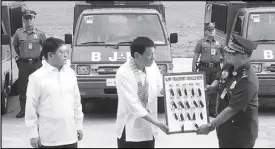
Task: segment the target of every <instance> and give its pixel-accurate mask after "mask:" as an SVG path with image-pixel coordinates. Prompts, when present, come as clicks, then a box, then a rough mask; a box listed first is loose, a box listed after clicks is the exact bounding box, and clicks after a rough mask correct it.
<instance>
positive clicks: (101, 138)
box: [2, 59, 275, 148]
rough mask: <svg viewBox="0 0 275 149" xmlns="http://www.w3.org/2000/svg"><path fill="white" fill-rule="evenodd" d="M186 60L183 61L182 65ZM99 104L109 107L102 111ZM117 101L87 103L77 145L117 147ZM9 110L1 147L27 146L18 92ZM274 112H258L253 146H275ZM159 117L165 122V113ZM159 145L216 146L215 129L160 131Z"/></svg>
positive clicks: (179, 68) (181, 67)
mask: <svg viewBox="0 0 275 149" xmlns="http://www.w3.org/2000/svg"><path fill="white" fill-rule="evenodd" d="M174 63H175V67H174V72H180V71H181V72H186V71H190V70H191V67H190V65H191V59H174ZM181 64H186V65H181ZM102 104H104V107H105V109H107V110H108V111H102ZM116 105H117V102H116V101H108V102H102V103H101V104H100V105H92V104H88V105H87V107H88V109H87V111H85V113H84V138H83V140H82V141H81V142H80V143H79V147H89V148H104V147H106V148H111V147H116V136H115V120H116V114H115V113H116ZM9 106H10V107H11V108H10V112H9V113H8V114H6V115H4V116H2V147H3V148H11V147H14V148H27V147H30V144H29V138H28V130H27V128H26V127H25V125H24V119H16V118H15V115H16V113H17V112H18V111H19V102H18V96H15V97H12V98H11V102H10V105H9ZM274 115H275V113H274V112H261V113H260V116H259V123H260V126H259V127H260V130H259V139H258V141H257V143H256V145H255V147H263V148H271V147H275V142H274V138H275V125H274V124H275V119H274ZM159 118H160V119H161V120H162V121H163V122H164V121H165V119H164V114H163V113H162V114H160V116H159ZM156 147H159V148H180V147H181V148H215V147H218V140H217V137H216V132H212V133H210V134H209V135H208V136H197V135H196V134H194V133H190V134H173V135H166V134H164V133H162V132H160V136H159V138H158V139H157V141H156Z"/></svg>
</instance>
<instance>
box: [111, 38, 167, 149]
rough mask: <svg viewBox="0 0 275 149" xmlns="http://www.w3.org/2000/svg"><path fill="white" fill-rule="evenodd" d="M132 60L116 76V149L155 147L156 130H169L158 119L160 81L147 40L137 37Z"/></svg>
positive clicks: (132, 51) (132, 47) (151, 44)
mask: <svg viewBox="0 0 275 149" xmlns="http://www.w3.org/2000/svg"><path fill="white" fill-rule="evenodd" d="M130 49H131V57H130V59H129V60H128V61H127V62H126V63H124V64H123V65H122V66H121V67H120V68H119V69H118V71H117V74H116V88H117V93H118V109H117V120H116V135H117V145H118V148H133V147H134V148H154V147H155V138H156V136H157V131H158V128H160V129H161V130H162V131H164V132H165V133H167V132H168V131H169V128H168V127H167V126H166V125H165V124H163V123H162V122H160V121H159V120H158V118H157V111H158V110H157V95H158V93H160V92H162V86H163V85H162V78H161V74H160V71H159V69H158V67H157V65H156V63H155V61H154V59H155V54H154V52H155V44H154V42H153V41H152V40H151V39H149V38H147V37H137V38H136V39H135V40H133V42H132V44H131V46H130Z"/></svg>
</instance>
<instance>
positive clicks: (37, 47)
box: [13, 10, 46, 118]
mask: <svg viewBox="0 0 275 149" xmlns="http://www.w3.org/2000/svg"><path fill="white" fill-rule="evenodd" d="M22 16H23V23H24V27H23V28H20V29H18V30H16V32H15V35H14V40H13V46H14V49H15V52H16V53H17V55H18V56H17V57H16V62H17V66H18V69H19V78H18V79H19V101H20V108H21V111H20V112H19V113H18V114H17V115H16V118H22V117H24V116H25V105H26V89H27V85H28V77H29V75H30V74H32V73H33V72H34V71H35V70H37V69H38V68H40V67H41V66H42V63H41V60H42V54H41V49H42V45H43V43H44V41H45V40H46V36H45V34H44V33H43V32H42V31H40V30H38V29H36V28H34V21H35V16H36V12H35V11H33V10H24V11H23V14H22Z"/></svg>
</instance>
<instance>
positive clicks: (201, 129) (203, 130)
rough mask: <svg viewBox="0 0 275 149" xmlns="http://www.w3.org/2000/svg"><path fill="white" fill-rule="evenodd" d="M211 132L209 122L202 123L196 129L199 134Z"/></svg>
mask: <svg viewBox="0 0 275 149" xmlns="http://www.w3.org/2000/svg"><path fill="white" fill-rule="evenodd" d="M209 132H210V130H209V128H208V125H207V124H203V125H201V126H200V127H199V128H198V129H197V131H196V133H197V135H201V134H204V135H208V134H209Z"/></svg>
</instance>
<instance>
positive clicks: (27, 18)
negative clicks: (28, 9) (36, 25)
mask: <svg viewBox="0 0 275 149" xmlns="http://www.w3.org/2000/svg"><path fill="white" fill-rule="evenodd" d="M23 18H24V19H25V20H32V19H34V17H33V16H30V15H28V16H24V17H23Z"/></svg>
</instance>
